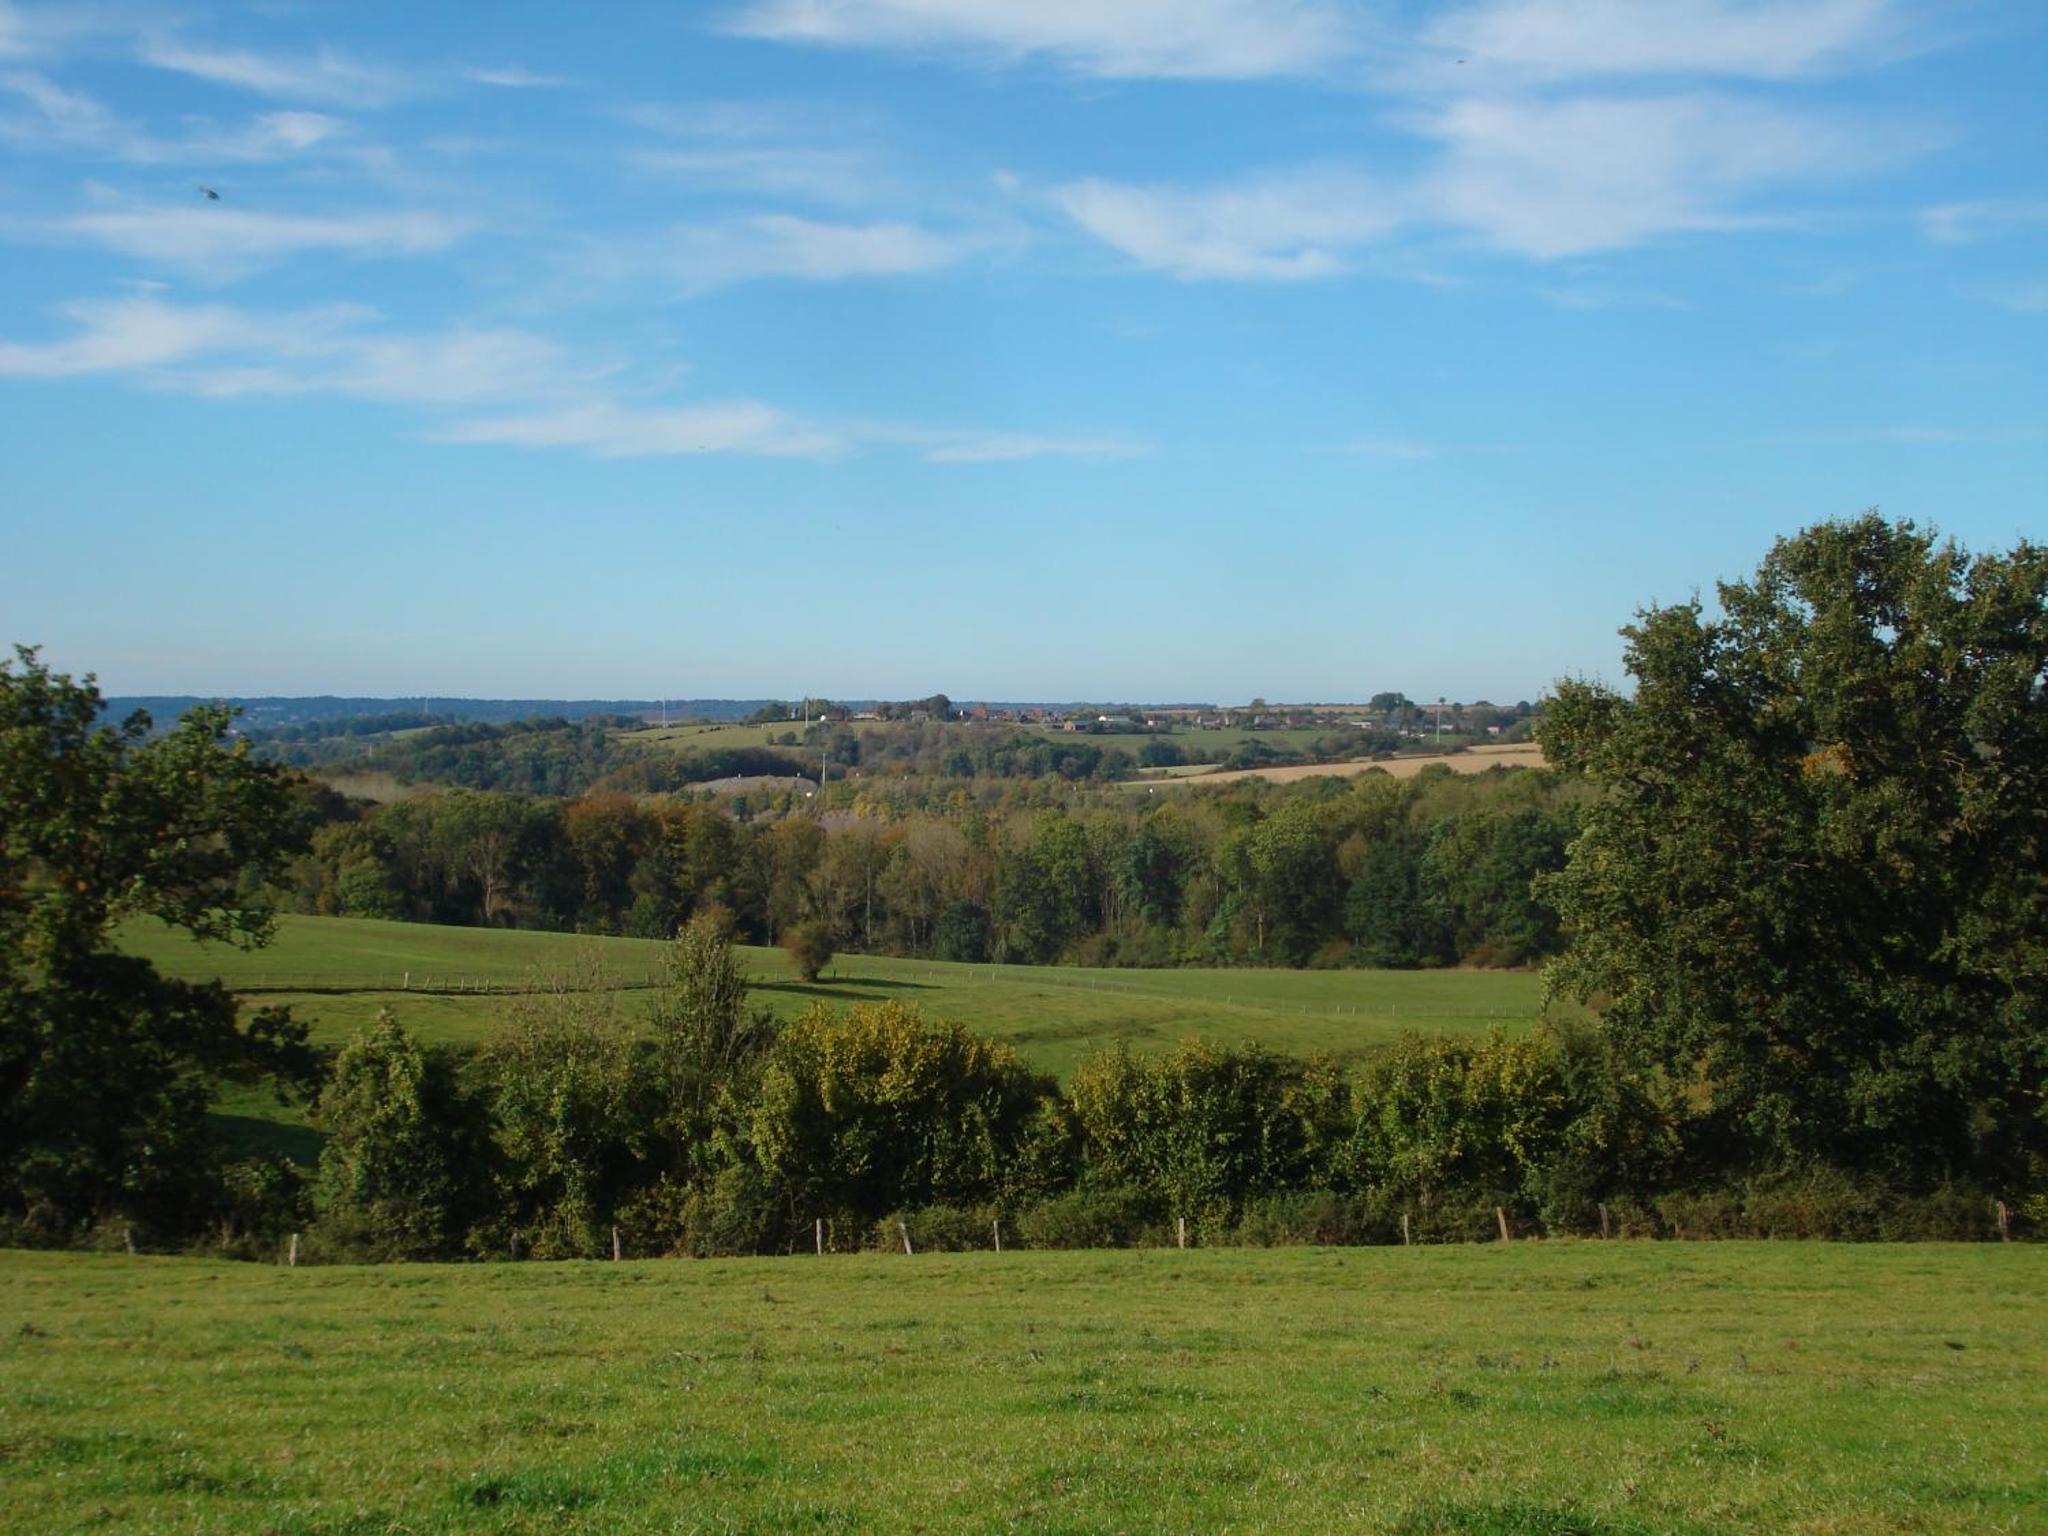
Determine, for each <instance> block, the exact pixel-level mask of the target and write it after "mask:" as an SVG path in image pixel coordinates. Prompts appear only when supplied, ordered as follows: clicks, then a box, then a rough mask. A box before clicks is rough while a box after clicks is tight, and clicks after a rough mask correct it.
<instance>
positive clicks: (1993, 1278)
mask: <svg viewBox="0 0 2048 1536" xmlns="http://www.w3.org/2000/svg"><path fill="white" fill-rule="evenodd" d="M2044 1446H2048V1266H2044V1265H2043V1264H2042V1263H2041V1262H2040V1253H2039V1250H2038V1249H2035V1248H2032V1247H2025V1246H2014V1247H2001V1246H1997V1245H1992V1246H1984V1247H1948V1246H1936V1245H1926V1246H1913V1247H1849V1246H1829V1245H1805V1244H1741V1243H1723V1244H1712V1245H1693V1244H1678V1243H1667V1244H1655V1245H1652V1244H1635V1243H1613V1244H1602V1243H1597V1242H1589V1243H1572V1242H1553V1243H1540V1244H1539V1243H1519V1244H1515V1245H1513V1246H1498V1245H1496V1246H1492V1247H1469V1246H1468V1247H1455V1248H1414V1249H1401V1248H1392V1249H1385V1248H1382V1249H1351V1250H1329V1249H1282V1250H1265V1251H1250V1250H1209V1251H1202V1250H1190V1251H1188V1252H1185V1253H1183V1252H1177V1251H1174V1250H1170V1249H1167V1250H1160V1249H1154V1250H1137V1251H1125V1252H1113V1253H1025V1252H1014V1251H1013V1252H1007V1253H1004V1254H1001V1255H997V1254H994V1253H986V1252H985V1253H970V1254H952V1255H932V1256H925V1255H920V1256H918V1257H915V1258H907V1257H904V1256H902V1255H883V1254H868V1255H849V1256H827V1257H825V1258H813V1257H799V1258H786V1259H744V1260H736V1261H704V1262H690V1261H645V1262H628V1263H624V1264H616V1265H614V1264H599V1263H562V1264H518V1265H513V1264H492V1265H470V1266H459V1265H450V1266H434V1265H391V1266H386V1267H382V1268H372V1269H364V1268H349V1267H335V1268H314V1267H301V1268H298V1269H285V1268H281V1267H274V1266H261V1265H233V1264H223V1263H217V1262H213V1261H210V1260H194V1259H155V1258H128V1257H124V1256H119V1255H101V1254H83V1253H24V1252H13V1253H0V1509H4V1510H5V1511H6V1515H5V1521H4V1523H5V1525H6V1528H7V1529H8V1530H10V1531H21V1532H29V1531H53V1532H54V1531H73V1530H79V1529H97V1528H102V1527H104V1528H106V1529H130V1530H149V1531H181V1532H182V1531H191V1532H201V1531H243V1530H247V1531H258V1530H260V1531H267V1532H278V1533H306V1536H312V1533H341V1532H364V1533H367V1532H396V1531H408V1532H453V1531H465V1532H467V1531H489V1532H496V1531H508V1532H509V1531H550V1532H566V1531H606V1532H611V1531H628V1532H630V1531H675V1532H770V1531H773V1532H783V1531H890V1532H896V1531H920V1530H923V1531H967V1532H975V1531H987V1532H997V1531H1030V1532H1067V1533H1084V1532H1085V1533H1095V1532H1101V1533H1110V1532H1121V1531H1136V1530H1156V1531H1193V1530H1204V1531H1240V1532H1303V1531H1337V1530H1342V1531H1355V1532H1384V1533H1391V1536H1422V1533H1428V1532H1442V1533H1464V1536H1651V1533H1656V1536H1667V1533H1670V1536H1688V1533H1690V1536H1706V1533H1737V1532H1742V1533H1757V1536H1764V1533H1771V1536H1780V1533H1810V1536H1839V1533H1846V1532H1858V1533H1864V1532H1873V1533H1889V1532H1896V1533H1908V1532H1910V1533H1942V1532H1954V1533H1958V1536H1961V1533H1972V1536H1978V1533H1985V1532H2019V1531H2040V1530H2043V1529H2048V1461H2044V1456H2043V1447H2044Z"/></svg>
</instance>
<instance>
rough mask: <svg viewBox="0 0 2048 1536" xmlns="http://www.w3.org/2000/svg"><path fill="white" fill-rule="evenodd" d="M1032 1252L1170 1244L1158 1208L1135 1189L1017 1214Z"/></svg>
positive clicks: (1086, 1194)
mask: <svg viewBox="0 0 2048 1536" xmlns="http://www.w3.org/2000/svg"><path fill="white" fill-rule="evenodd" d="M1017 1236H1018V1237H1019V1238H1020V1239H1022V1246H1024V1247H1027V1248H1133V1247H1137V1246H1139V1245H1140V1244H1147V1243H1150V1244H1160V1243H1165V1242H1168V1241H1170V1240H1171V1239H1170V1238H1169V1237H1168V1235H1167V1230H1166V1223H1165V1222H1164V1221H1163V1220H1162V1219H1161V1216H1160V1212H1159V1208H1158V1206H1157V1205H1156V1204H1155V1203H1154V1202H1152V1201H1151V1200H1148V1199H1147V1198H1146V1197H1145V1196H1143V1195H1142V1194H1140V1193H1139V1192H1138V1191H1136V1190H1134V1189H1089V1190H1075V1191H1074V1192H1073V1193H1072V1194H1066V1195H1059V1196H1056V1197H1054V1198H1053V1199H1051V1200H1043V1201H1040V1202H1039V1203H1038V1204H1037V1205H1034V1206H1032V1207H1030V1208H1029V1209H1028V1210H1024V1211H1020V1212H1018V1214H1017Z"/></svg>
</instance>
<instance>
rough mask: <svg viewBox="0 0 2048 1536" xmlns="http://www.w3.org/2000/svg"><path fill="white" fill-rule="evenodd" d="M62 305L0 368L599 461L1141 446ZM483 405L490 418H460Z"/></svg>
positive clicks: (510, 341)
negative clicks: (339, 408)
mask: <svg viewBox="0 0 2048 1536" xmlns="http://www.w3.org/2000/svg"><path fill="white" fill-rule="evenodd" d="M62 313H63V314H64V315H65V317H66V318H67V319H68V320H70V322H71V324H72V330H71V333H70V334H68V335H65V336H61V337H58V338H56V339H53V340H48V341H28V342H17V341H7V340H0V377H16V378H42V379H56V378H70V377H78V376H83V375H88V374H105V375H115V376H124V377H129V378H133V379H135V380H137V381H139V382H141V383H143V384H145V385H148V386H150V387H153V388H158V389H170V390H180V391H185V392H188V393H192V394H197V395H201V396H205V397H209V398H214V399H224V398H231V397H242V396H257V395H305V394H331V395H339V396H345V397H347V398H350V399H356V400H368V401H374V402H377V403H380V404H389V405H402V406H411V407H415V408H417V409H419V410H422V411H424V412H426V413H428V415H429V422H430V424H429V425H428V426H427V428H426V429H425V430H426V435H427V436H428V437H429V438H431V439H433V440H435V441H439V442H449V443H479V444H482V443H492V444H503V445H507V446H514V447H526V448H570V449H577V450H581V451H583V452H586V453H589V454H591V455H593V456H595V457H598V458H636V457H651V456H669V455H691V454H739V455H743V456H748V457H755V458H830V457H834V456H837V455H840V454H844V453H848V452H851V451H854V450H856V449H860V448H873V447H891V448H907V449H909V450H912V451H913V452H915V453H916V454H918V456H919V457H921V458H923V459H924V460H925V461H926V462H927V463H931V464H993V463H1016V462H1020V461H1023V460H1026V459H1037V458H1054V457H1059V458H1083V459H1106V458H1123V457H1129V456H1131V455H1133V454H1138V453H1142V452H1144V451H1145V446H1144V445H1143V444H1142V443H1139V442H1137V441H1136V440H1134V439H1132V438H1129V437H1127V436H1123V435H1120V434H1077V435H1071V436H1065V435H1050V434H1039V433H1028V432H1008V431H1000V430H983V429H976V428H960V427H930V426H922V425H918V424H915V423H899V422H881V421H847V422H837V423H834V422H821V421H815V420H810V419H807V418H804V417H802V416H798V415H793V414H791V413H789V412H786V411H783V410H780V409H778V408H776V407H774V406H771V405H767V404H763V403H762V402H760V401H756V400H712V401H698V402H693V403H689V404H683V405H654V404H647V403H644V402H639V401H634V400H630V399H627V398H624V397H622V396H621V395H620V393H619V392H618V390H617V388H616V385H617V380H616V379H615V378H614V377H613V375H614V373H615V370H613V369H611V368H608V367H592V366H588V365H584V364H580V363H579V362H578V361H577V360H576V359H575V358H574V357H572V356H571V355H570V354H569V353H568V352H567V351H566V350H565V349H564V348H562V347H561V346H559V345H558V344H557V343H555V342H553V341H551V340H549V339H547V338H546V337H542V336H538V335H535V334H533V333H532V332H530V331H523V330H518V329H514V328H508V327H501V326H469V325H455V326H446V327H440V328H436V329H433V330H429V331H418V332H407V331H399V330H394V329H392V328H390V327H388V326H386V325H384V324H383V323H382V320H381V317H379V316H378V315H377V314H376V312H375V311H373V310H370V309H367V308H364V307H361V306H355V305H328V306H323V307H319V308H314V309H305V310H287V311H279V310H251V309H244V308H238V307H235V306H232V305H225V304H200V305H187V304H178V303H174V302H172V301H169V300H167V299H165V298H163V297H161V296H160V294H159V293H157V292H154V291H152V292H147V293H143V294H141V295H138V296H135V297H129V298H121V299H112V300H101V301H96V302H82V303H77V304H72V305H69V306H66V307H65V309H64V310H63V311H62ZM478 411H488V412H490V414H482V415H478V414H471V413H474V412H478ZM451 417H453V418H454V419H451Z"/></svg>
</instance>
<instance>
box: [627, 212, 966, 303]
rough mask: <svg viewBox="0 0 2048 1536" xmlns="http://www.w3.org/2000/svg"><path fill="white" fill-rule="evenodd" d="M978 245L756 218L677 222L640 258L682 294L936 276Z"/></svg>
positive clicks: (875, 228) (876, 228)
mask: <svg viewBox="0 0 2048 1536" xmlns="http://www.w3.org/2000/svg"><path fill="white" fill-rule="evenodd" d="M981 244H983V242H981V240H977V238H975V236H965V233H942V231H936V229H924V227H920V225H911V223H831V221H821V219H801V217H795V215H788V213H760V215H750V217H741V219H725V221H717V223H694V225H678V227H676V229H672V231H670V233H668V236H666V238H664V240H659V242H655V244H653V246H651V248H649V250H647V254H645V262H643V264H645V266H647V268H651V270H653V272H655V274H659V276H664V279H666V281H670V283H672V285H676V287H680V289H682V291H686V293H702V291H707V289H717V287H725V285H731V283H752V281H758V279H797V281H805V283H838V281H846V279H862V276H903V274H915V272H936V270H940V268H946V266H952V264H954V262H958V260H963V258H965V256H969V254H971V252H973V250H977V248H979V246H981Z"/></svg>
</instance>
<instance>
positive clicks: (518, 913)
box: [282, 769, 1582, 967]
mask: <svg viewBox="0 0 2048 1536" xmlns="http://www.w3.org/2000/svg"><path fill="white" fill-rule="evenodd" d="M1581 799H1582V795H1581V792H1580V791H1579V790H1578V789H1576V788H1575V787H1574V786H1573V785H1571V784H1570V783H1568V782H1566V781H1564V780H1562V779H1559V778H1558V777H1556V776H1554V775H1549V774H1544V773H1541V772H1537V771H1532V770H1528V769H1501V770H1497V771H1494V772H1490V773H1488V774H1485V775H1475V776H1465V777H1460V776H1454V775H1452V774H1450V773H1448V772H1447V771H1442V770H1439V771H1437V772H1436V773H1434V774H1424V775H1420V776H1417V777H1416V778H1413V779H1408V780H1394V779H1390V778H1386V777H1384V776H1379V775H1368V776H1364V777H1361V778H1359V779H1356V780H1353V781H1350V782H1348V783H1340V782H1338V781H1335V780H1328V781H1323V782H1321V783H1319V784H1318V783H1312V784H1306V785H1297V786H1284V787H1283V786H1274V785H1242V786H1233V787H1232V788H1231V790H1230V791H1229V792H1228V793H1215V794H1211V793H1207V792H1201V793H1188V792H1186V791H1179V792H1176V793H1175V794H1174V795H1173V796H1172V797H1171V798H1168V799H1165V800H1164V801H1162V800H1161V799H1159V797H1142V798H1141V797H1134V796H1129V795H1120V796H1119V797H1116V798H1113V799H1103V800H1099V801H1097V802H1095V803H1094V804H1092V805H1089V804H1083V805H1080V806H1074V807H1068V806H1065V805H1058V804H1055V805H1052V806H1045V807H1037V808H1034V807H1032V806H1031V805H1030V804H1028V803H1025V804H1017V805H1005V803H1004V802H1003V801H1002V800H1000V799H998V800H996V801H995V802H994V803H992V804H986V805H985V804H984V803H983V802H981V801H979V800H976V799H974V798H972V797H969V796H966V795H961V796H958V797H955V798H953V799H951V800H933V799H927V800H926V801H925V803H924V804H923V805H922V806H915V805H904V804H901V803H900V802H892V801H891V800H890V799H889V798H887V797H879V796H878V797H870V796H867V795H866V794H864V793H861V792H858V791H856V792H854V793H852V794H850V795H847V796H845V797H842V802H841V805H842V808H839V809H835V810H832V811H829V812H827V813H826V814H823V815H819V814H815V813H813V812H810V811H808V810H806V811H804V812H800V813H797V814H789V815H783V816H780V817H776V818H772V819H771V818H767V817H756V818H754V819H752V820H747V821H742V820H739V819H738V818H736V817H735V816H733V815H731V814H729V813H728V811H727V809H726V807H725V806H724V804H723V803H721V802H718V801H714V800H710V799H696V800H691V799H665V798H659V797H655V798H648V797H637V796H631V795H626V794H623V793H612V794H596V795H585V796H581V797H578V798H576V799H570V800H563V799H555V798H545V797H522V796H512V795H494V794H487V793H477V792H465V791H454V792H449V793H445V794H440V795H429V796H421V797H418V798H415V799H410V800H405V801H401V802H398V803H396V804H393V805H388V806H382V807H350V806H347V805H345V804H343V803H341V802H339V801H337V800H335V799H334V798H333V797H328V798H327V799H326V800H325V801H323V805H324V807H325V814H327V815H329V816H333V817H336V818H339V819H335V820H332V821H330V822H329V823H328V824H327V825H325V826H322V827H321V828H320V829H319V830H318V831H317V832H316V833H315V834H314V836H313V838H312V845H311V850H310V852H309V853H308V855H307V856H306V857H305V858H303V859H302V860H301V861H300V862H299V863H297V864H296V865H295V866H293V868H292V869H291V871H290V872H289V873H288V875H287V876H286V878H285V880H284V882H283V885H282V889H283V891H284V893H285V897H286V900H287V902H288V904H289V905H290V906H292V907H293V908H294V909H296V910H299V911H305V912H314V913H322V914H329V915H340V916H357V917H386V918H405V919H411V920H416V921H426V922H442V923H458V924H506V925H522V926H529V927H538V928H550V929H557V930H563V931H572V932H585V933H601V934H632V935H637V936H641V937H651V938H658V937H662V936H665V935H670V934H673V933H675V932H676V931H677V929H678V928H679V927H680V926H681V925H682V924H683V923H684V922H686V921H687V920H688V919H689V918H690V917H691V916H692V915H693V914H694V913H696V912H698V911H701V910H704V909H706V908H710V907H716V908H718V909H720V910H722V911H724V912H726V913H727V914H729V916H730V920H731V921H732V922H733V923H734V924H735V926H736V928H737V930H738V932H739V933H740V935H741V936H742V937H743V938H745V939H747V940H749V941H751V942H755V943H774V942H778V941H779V940H780V939H781V937H782V936H783V935H784V934H785V933H787V932H788V931H789V930H791V929H793V928H796V927H798V926H800V925H804V924H812V923H815V924H821V925H823V926H824V928H825V929H826V930H827V932H828V934H829V936H830V939H831V942H832V943H833V945H834V946H835V947H836V948H839V949H841V950H859V951H862V952H866V953H890V954H900V955H916V956H926V957H931V958H936V959H942V960H964V961H984V960H997V961H1022V962H1030V963H1037V964H1045V963H1053V962H1058V961H1074V962H1079V963H1085V964H1097V965H1116V964H1125V965H1179V964H1254V965H1267V964H1271V965H1309V964H1313V965H1323V966H1334V965H1373V966H1397V967H1415V966H1433V965H1448V964H1456V963H1473V964H1484V965H1510V966H1511V965H1524V964H1528V963H1530V962H1532V961H1534V960H1537V959H1540V958H1542V957H1543V956H1545V955H1548V954H1550V953H1552V952H1554V950H1555V948H1556V946H1557V944H1558V942H1559V937H1560V926H1559V922H1558V919H1557V915H1556V912H1555V911H1554V910H1553V909H1552V907H1551V906H1550V905H1549V904H1548V903H1547V902H1546V901H1544V900H1543V899H1541V898H1540V897H1538V896H1536V895H1535V894H1534V893H1533V889H1532V881H1533V879H1534V877H1536V876H1537V875H1539V874H1542V873H1545V872H1548V871H1554V870H1556V869H1559V868H1561V867H1562V865H1563V862H1564V850H1565V847H1566V845H1567V844H1568V843H1569V841H1570V839H1571V837H1572V835H1573V832H1574V829H1575V827H1576V821H1577V815H1578V805H1579V803H1580V801H1581Z"/></svg>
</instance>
